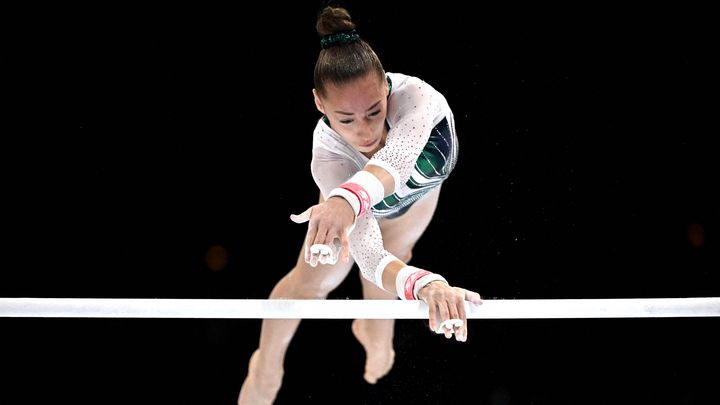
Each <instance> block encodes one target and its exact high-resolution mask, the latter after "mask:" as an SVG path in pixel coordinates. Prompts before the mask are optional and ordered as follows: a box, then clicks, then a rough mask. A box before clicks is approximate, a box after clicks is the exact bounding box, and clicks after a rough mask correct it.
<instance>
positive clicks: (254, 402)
mask: <svg viewBox="0 0 720 405" xmlns="http://www.w3.org/2000/svg"><path fill="white" fill-rule="evenodd" d="M259 353H260V350H259V349H258V350H255V352H253V354H252V356H250V363H249V365H248V373H247V377H245V381H244V382H243V385H242V388H240V396H239V397H238V405H272V403H273V402H274V401H275V397H276V396H277V393H278V391H280V386H281V385H282V379H283V368H282V366H278V367H266V368H265V369H259V368H258V367H259V365H258V362H259V361H260V360H258V357H259V356H260V354H259Z"/></svg>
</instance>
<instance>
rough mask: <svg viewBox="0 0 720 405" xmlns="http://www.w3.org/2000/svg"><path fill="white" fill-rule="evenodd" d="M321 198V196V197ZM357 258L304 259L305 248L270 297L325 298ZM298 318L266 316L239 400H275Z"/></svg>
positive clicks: (243, 403)
mask: <svg viewBox="0 0 720 405" xmlns="http://www.w3.org/2000/svg"><path fill="white" fill-rule="evenodd" d="M321 202H322V198H321ZM353 264H354V262H353V261H352V260H350V261H349V262H348V263H345V262H344V261H343V260H338V262H337V263H336V264H334V265H326V264H318V265H317V267H312V266H310V264H308V263H306V262H305V259H304V253H303V249H301V251H300V255H299V256H298V260H297V264H296V265H295V267H294V268H293V269H292V270H291V271H290V272H289V273H288V274H286V275H285V276H284V277H283V278H282V279H281V280H280V281H279V282H278V283H277V284H276V285H275V287H274V288H273V290H272V292H271V293H270V299H325V298H327V295H328V294H329V293H330V292H331V291H333V290H334V289H335V288H337V286H338V285H340V283H342V281H343V280H344V279H345V277H346V276H347V274H348V273H349V272H350V269H351V268H352V266H353ZM299 324H300V320H299V319H264V320H263V321H262V327H261V331H260V345H259V347H258V348H257V350H255V352H254V353H253V354H252V356H251V357H250V363H249V365H248V372H247V377H246V378H245V381H244V382H243V385H242V388H241V389H240V395H239V397H238V404H240V405H248V404H252V405H259V404H272V403H273V401H274V400H275V397H276V396H277V393H278V391H279V390H280V387H281V385H282V378H283V364H284V361H285V353H286V351H287V348H288V345H289V344H290V341H291V340H292V338H293V336H294V335H295V331H296V330H297V327H298V325H299Z"/></svg>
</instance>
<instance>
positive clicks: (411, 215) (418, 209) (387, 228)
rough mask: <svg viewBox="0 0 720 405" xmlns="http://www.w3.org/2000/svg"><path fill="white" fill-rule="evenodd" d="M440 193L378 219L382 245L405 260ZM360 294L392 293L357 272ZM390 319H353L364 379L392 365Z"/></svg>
mask: <svg viewBox="0 0 720 405" xmlns="http://www.w3.org/2000/svg"><path fill="white" fill-rule="evenodd" d="M439 195H440V187H438V188H437V189H435V190H433V191H432V192H430V193H428V194H427V195H426V196H424V197H423V198H422V199H421V200H419V201H417V202H416V203H415V204H413V205H412V207H410V209H409V210H408V211H407V212H406V213H405V214H403V215H402V216H400V217H397V218H393V219H383V220H380V221H379V225H380V230H381V232H382V235H383V242H384V244H385V249H386V250H387V251H389V252H390V253H392V254H393V255H395V257H397V258H398V259H400V260H402V261H404V262H405V263H408V262H409V261H410V258H411V257H412V249H413V247H414V246H415V243H417V241H418V240H419V239H420V237H421V236H422V235H423V233H424V232H425V230H426V229H427V227H428V225H429V224H430V221H431V220H432V217H433V214H434V213H435V208H436V207H437V203H438V198H439ZM360 279H361V282H362V290H363V298H365V299H371V300H372V299H375V300H377V299H380V300H391V299H397V296H396V294H395V293H394V292H393V293H389V292H387V291H384V290H382V289H380V288H379V287H378V286H376V285H375V284H373V283H372V282H370V281H368V280H367V279H365V278H364V277H362V276H360ZM394 327H395V320H394V319H356V320H354V321H353V324H352V331H353V334H354V335H355V337H356V338H357V340H358V341H359V342H360V343H361V344H362V345H363V347H364V348H365V375H364V378H365V380H366V381H367V382H368V383H370V384H375V383H376V382H377V380H378V379H380V378H382V377H384V376H385V375H386V374H387V373H388V372H390V369H392V366H393V362H394V360H395V351H394V349H393V336H394Z"/></svg>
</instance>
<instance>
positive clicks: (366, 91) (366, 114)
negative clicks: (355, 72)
mask: <svg viewBox="0 0 720 405" xmlns="http://www.w3.org/2000/svg"><path fill="white" fill-rule="evenodd" d="M388 91H389V88H388V83H387V81H386V80H382V78H381V77H380V76H379V75H377V74H376V73H375V72H370V73H368V74H366V75H365V76H362V77H359V78H357V79H354V80H352V81H350V82H347V83H343V84H341V85H335V84H333V83H329V84H328V85H327V86H326V87H325V95H324V96H322V97H321V96H320V94H319V93H318V92H317V91H316V90H315V89H313V95H314V96H315V105H316V106H317V109H318V110H320V112H322V113H323V114H325V116H327V118H328V120H330V127H332V129H334V130H335V132H337V133H338V134H340V135H341V136H342V137H343V138H344V139H345V140H346V141H347V142H348V143H350V145H352V146H353V147H354V148H355V149H357V150H358V151H359V152H361V153H363V154H365V155H366V156H368V157H369V156H372V155H373V154H374V153H375V152H377V151H378V150H379V149H380V148H382V147H383V146H385V138H386V137H387V129H386V127H385V117H386V116H387V97H388Z"/></svg>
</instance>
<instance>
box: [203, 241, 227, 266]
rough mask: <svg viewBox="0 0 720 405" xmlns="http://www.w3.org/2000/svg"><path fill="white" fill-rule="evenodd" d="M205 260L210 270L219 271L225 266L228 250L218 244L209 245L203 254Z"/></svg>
mask: <svg viewBox="0 0 720 405" xmlns="http://www.w3.org/2000/svg"><path fill="white" fill-rule="evenodd" d="M205 262H206V263H207V266H208V268H209V269H210V270H212V271H220V270H222V269H224V268H225V266H227V263H228V252H227V249H225V247H223V246H220V245H214V246H210V248H209V249H208V250H207V253H206V254H205Z"/></svg>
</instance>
